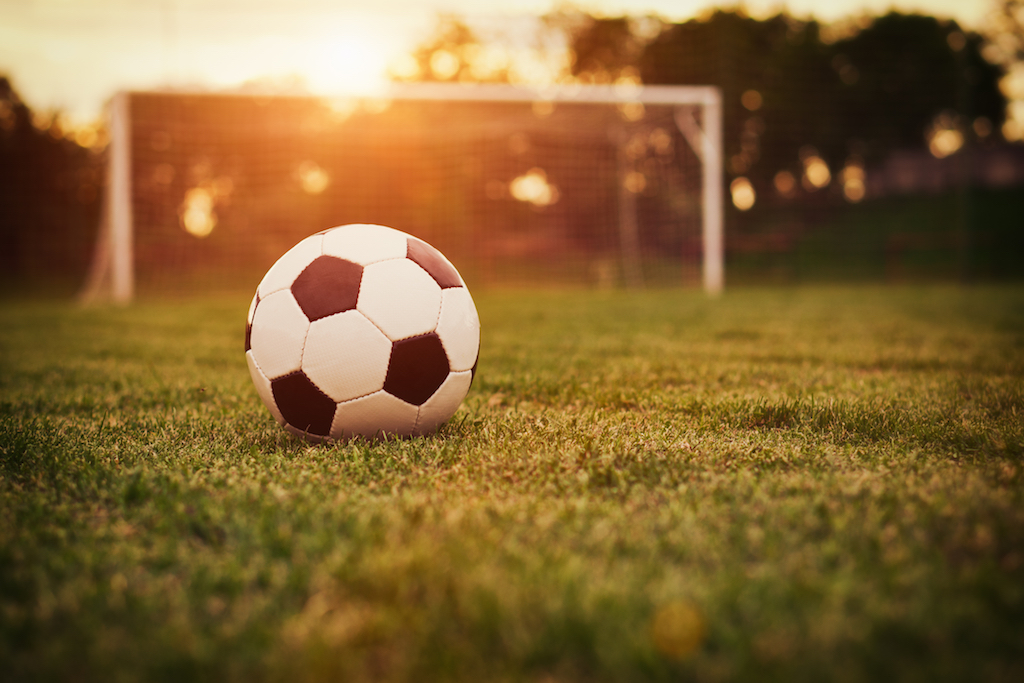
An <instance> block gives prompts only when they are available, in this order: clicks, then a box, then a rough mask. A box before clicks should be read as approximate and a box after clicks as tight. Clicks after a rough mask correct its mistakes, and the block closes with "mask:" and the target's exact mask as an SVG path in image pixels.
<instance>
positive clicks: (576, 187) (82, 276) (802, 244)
mask: <svg viewBox="0 0 1024 683" xmlns="http://www.w3.org/2000/svg"><path fill="white" fill-rule="evenodd" d="M1022 65H1024V1H1022V0H987V1H983V2H976V3H964V2H956V1H948V0H918V1H917V2H908V3H898V2H894V3H889V2H884V3H883V2H871V1H870V0H868V1H859V0H849V1H848V2H829V3H814V2H800V1H797V0H794V1H792V2H789V3H781V4H780V3H777V2H772V3H767V2H765V3H747V4H746V5H743V6H735V5H729V6H720V7H719V6H716V5H715V4H714V3H707V2H696V1H694V2H686V1H683V2H679V1H669V0H663V1H661V2H659V1H658V0H649V1H647V2H643V1H639V0H638V1H630V0H619V1H615V0H604V1H603V2H591V3H580V4H578V5H566V4H560V3H559V4H554V3H551V2H544V1H541V0H538V1H536V2H532V1H519V2H512V1H511V0H473V1H472V2H469V1H468V0H467V1H464V2H460V1H459V0H450V1H449V2H443V1H439V2H434V3H421V2H411V1H403V0H381V1H380V2H377V3H374V6H373V7H367V6H366V4H365V3H358V4H356V3H347V2H327V1H325V0H250V1H248V2H241V1H240V0H210V1H208V2H200V1H198V0H152V1H136V2H129V1H128V0H76V1H74V2H72V1H70V0H35V1H31V0H29V1H18V0H0V288H2V291H3V292H5V293H9V294H13V295H23V294H57V295H70V294H73V293H75V292H77V291H79V290H80V289H81V287H82V286H83V283H84V282H85V281H86V279H87V275H88V272H89V269H90V264H91V263H92V262H93V260H94V253H95V245H96V242H97V236H98V234H99V226H100V225H101V221H102V207H103V201H102V198H103V196H104V188H105V184H106V182H107V180H106V172H105V169H106V165H107V160H108V156H109V140H110V135H109V130H108V125H107V119H106V118H105V116H104V106H105V103H107V102H108V101H109V100H110V98H111V96H112V95H113V94H114V93H115V92H117V91H121V90H133V91H137V93H138V94H136V95H134V96H133V99H132V109H133V118H132V120H133V130H132V139H133V148H134V151H135V156H134V157H133V162H132V165H133V176H132V182H133V185H134V193H133V210H134V214H135V235H136V239H135V242H136V245H135V246H136V266H137V272H138V275H139V283H140V288H141V289H143V290H146V289H147V288H148V289H149V290H152V291H178V290H190V289H198V288H209V287H214V288H225V289H230V288H251V287H253V286H255V283H256V282H257V281H258V278H259V275H260V274H262V272H263V271H265V269H266V268H267V267H268V266H269V265H270V264H271V263H273V261H274V260H275V259H276V258H277V256H279V255H280V253H282V252H283V251H284V250H285V249H287V248H288V247H289V246H290V245H291V244H293V243H294V242H296V241H298V239H301V238H302V237H303V236H305V235H307V234H310V233H312V232H316V231H317V230H320V229H322V228H325V227H329V226H331V225H336V224H340V223H346V222H357V221H358V222H383V223H387V224H391V225H393V226H394V227H398V228H400V229H404V230H407V231H410V232H414V233H416V234H418V235H420V236H422V237H424V238H425V239H428V240H429V241H431V242H433V243H435V244H436V245H437V246H438V247H439V248H441V249H442V250H443V251H445V253H448V254H449V255H450V256H452V258H453V260H455V261H456V263H457V264H458V265H459V267H460V270H463V271H464V274H465V275H466V277H467V279H468V280H470V282H471V284H481V285H486V284H495V285H500V284H529V283H536V282H544V283H546V282H553V283H558V284H572V285H581V286H592V287H617V286H627V285H633V286H640V285H644V286H666V285H667V286H674V285H679V284H683V285H691V286H696V285H697V284H698V283H699V281H700V250H701V243H700V239H701V235H700V211H701V206H700V202H699V164H698V162H697V160H696V158H695V157H693V155H692V152H690V151H689V149H688V147H687V146H686V145H685V144H684V142H683V140H682V138H681V136H680V133H679V131H678V129H677V128H676V127H675V126H674V125H673V123H672V112H671V111H658V110H657V109H656V108H653V107H652V108H648V110H646V111H642V112H639V113H638V112H635V111H633V112H631V111H620V112H619V113H618V116H619V118H618V121H619V123H618V124H616V125H618V126H619V128H616V130H620V129H621V130H622V131H624V132H623V133H622V136H621V137H619V138H616V136H615V135H611V136H609V134H608V131H609V130H610V128H609V126H610V125H611V124H609V123H608V122H606V121H604V120H603V119H600V116H604V114H601V115H591V114H582V113H579V112H574V111H572V109H571V108H566V107H552V108H551V109H550V110H546V109H538V108H537V107H536V106H529V105H504V106H499V105H493V106H488V107H484V106H471V107H461V108H452V107H450V106H449V107H447V108H446V107H445V106H442V105H436V104H435V105H419V106H413V105H408V104H395V103H388V102H385V101H383V100H382V99H381V97H382V93H383V92H384V91H385V88H386V86H387V84H388V83H389V82H394V81H413V82H416V81H451V82H487V83H512V84H520V85H530V86H533V87H542V86H544V85H546V84H562V85H567V84H573V83H585V84H589V83H597V84H617V85H619V86H623V87H635V86H637V85H641V84H644V85H649V84H672V85H713V86H717V87H718V88H720V89H721V92H722V97H723V125H724V145H725V149H724V152H725V174H724V179H723V185H724V188H723V189H724V192H725V197H726V220H725V229H726V243H725V246H726V281H727V284H728V285H730V286H732V285H746V284H780V283H786V284H788V283H820V282H875V283H897V282H932V281H942V282H962V283H970V282H982V281H1001V280H1019V279H1020V278H1021V277H1022V276H1024V66H1022ZM594 116H597V117H598V118H594ZM587 117H590V119H588V118H587ZM498 123H500V124H501V125H500V126H499V125H498ZM584 124H585V125H584ZM471 130H480V131H483V133H482V134H481V135H482V137H481V136H477V137H475V138H473V139H472V140H471V139H470V138H469V137H467V135H466V133H467V131H471ZM583 130H594V131H597V134H596V135H593V136H590V137H589V138H588V137H587V136H585V135H583V134H582V132H581V131H583ZM488 131H489V132H488ZM442 133H443V134H442ZM574 136H575V137H574ZM610 138H611V139H610ZM623 150H626V151H625V152H624V151H623ZM623 154H626V156H627V158H628V164H629V169H628V172H627V173H623V172H622V169H623V163H624V162H623ZM564 159H570V160H571V165H572V166H573V168H574V169H578V168H580V167H584V168H590V169H593V171H592V173H591V174H590V175H589V176H583V177H582V179H580V178H578V177H577V176H573V178H575V179H573V180H570V179H569V177H568V175H566V174H567V173H568V170H567V169H568V166H569V162H567V161H561V160H564ZM563 165H564V166H565V169H563ZM574 172H575V171H574ZM460 188H462V189H460ZM467 188H468V189H467ZM627 202H628V203H629V205H630V206H631V207H632V208H631V211H632V212H633V213H634V214H635V215H636V216H637V223H638V225H637V228H636V231H637V237H636V245H635V247H636V248H637V249H639V251H640V253H641V254H642V256H643V273H642V275H641V276H639V277H636V276H634V277H631V276H630V273H629V272H628V262H627V261H624V260H623V257H622V253H621V252H622V248H623V247H622V240H621V226H619V225H618V223H617V220H618V219H620V218H621V216H622V213H621V211H622V206H623V205H624V203H627ZM624 264H625V265H624Z"/></svg>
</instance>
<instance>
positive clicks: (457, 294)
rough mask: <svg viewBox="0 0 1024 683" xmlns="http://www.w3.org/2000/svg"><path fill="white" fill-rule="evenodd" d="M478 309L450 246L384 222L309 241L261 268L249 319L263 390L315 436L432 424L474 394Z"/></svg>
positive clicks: (249, 352)
mask: <svg viewBox="0 0 1024 683" xmlns="http://www.w3.org/2000/svg"><path fill="white" fill-rule="evenodd" d="M479 349H480V319H479V318H478V317H477V312H476V306H475V305H474V303H473V298H472V297H471V296H470V294H469V290H468V289H467V288H466V283H465V282H464V281H463V279H462V276H461V275H459V272H458V271H457V270H456V269H455V267H454V266H453V265H452V264H451V263H450V262H449V261H448V259H446V258H445V257H444V256H443V255H442V254H441V252H439V251H438V250H437V249H435V248H433V247H432V246H430V245H429V244H427V243H426V242H423V241H422V240H419V239H417V238H415V237H412V236H411V235H408V234H406V233H404V232H401V231H399V230H395V229H393V228H388V227H384V226H382V225H366V224H356V225H343V226H340V227H336V228H331V229H330V230H324V231H323V232H319V233H317V234H315V235H312V236H310V237H307V238H306V239H304V240H302V241H301V242H299V243H298V244H296V245H295V246H294V247H292V248H291V249H290V250H288V251H287V252H286V253H285V254H284V255H283V256H282V257H281V258H280V259H279V260H278V261H277V263H275V264H274V265H273V266H272V267H271V268H270V270H269V271H267V274H266V275H265V276H264V277H263V280H262V282H260V284H259V287H257V289H256V294H255V296H253V299H252V304H251V305H250V306H249V316H248V324H247V325H246V328H245V358H246V360H247V361H248V363H249V372H250V374H251V375H252V381H253V383H254V384H255V385H256V391H257V393H259V396H260V398H261V399H262V400H263V402H264V403H265V404H266V406H267V408H269V409H270V412H271V413H272V414H273V416H274V418H275V419H276V420H277V421H278V422H279V423H280V424H281V425H283V426H284V428H285V429H287V430H288V431H289V432H292V433H293V434H297V435H300V436H303V437H305V438H307V439H309V440H310V441H314V442H319V441H323V440H325V439H335V440H340V439H346V438H349V437H352V436H356V435H361V436H366V437H371V438H376V437H381V436H385V435H394V436H410V435H420V434H427V433H430V432H433V431H434V430H436V429H437V428H438V427H439V426H440V425H441V424H443V423H444V422H446V421H447V420H448V419H449V418H451V416H452V415H454V414H455V411H456V410H457V409H458V407H459V405H460V404H461V403H462V400H463V399H464V398H465V397H466V394H467V393H468V392H469V387H470V384H471V383H472V381H473V377H474V375H475V374H476V364H477V359H478V356H479Z"/></svg>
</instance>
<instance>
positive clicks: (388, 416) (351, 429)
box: [331, 391, 420, 439]
mask: <svg viewBox="0 0 1024 683" xmlns="http://www.w3.org/2000/svg"><path fill="white" fill-rule="evenodd" d="M419 412H420V411H419V409H418V408H417V407H416V406H414V405H411V404H409V403H406V402H405V401H403V400H402V399H400V398H396V397H394V396H392V395H391V394H389V393H387V392H386V391H378V392H376V393H374V394H370V395H369V396H363V397H362V398H357V399H354V400H352V401H346V402H344V403H339V404H338V409H337V410H336V411H335V413H334V422H333V423H332V424H331V437H332V438H335V439H343V438H346V437H350V436H367V437H375V436H379V435H381V434H382V433H383V434H393V435H395V436H408V435H409V434H412V432H413V430H414V429H415V428H416V418H417V416H418V414H419Z"/></svg>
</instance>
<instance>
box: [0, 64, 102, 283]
mask: <svg viewBox="0 0 1024 683" xmlns="http://www.w3.org/2000/svg"><path fill="white" fill-rule="evenodd" d="M102 177H103V175H102V157H101V156H100V155H97V154H94V153H93V152H92V151H91V150H89V149H86V148H84V147H82V146H80V145H79V144H77V142H75V141H74V140H72V139H69V137H68V136H67V135H65V132H64V131H63V129H62V127H61V124H60V117H59V116H49V117H43V116H39V115H37V114H34V113H33V112H32V111H31V109H29V107H28V106H27V105H26V104H25V103H24V102H23V101H22V100H21V98H20V97H19V96H18V94H17V92H16V91H15V90H14V87H13V86H12V85H11V82H10V81H9V80H8V79H7V78H5V77H3V76H0V284H3V285H5V286H12V285H13V286H16V287H22V288H23V287H24V286H26V284H27V281H28V280H37V281H38V280H46V281H47V283H48V284H50V285H51V286H52V285H55V284H60V285H63V286H66V287H68V286H70V287H74V286H77V285H78V284H79V281H78V278H80V277H81V275H82V274H83V273H84V271H85V267H86V264H87V263H88V259H89V255H90V252H91V248H92V239H93V237H94V235H95V233H96V229H97V227H98V220H99V194H100V186H101V184H102Z"/></svg>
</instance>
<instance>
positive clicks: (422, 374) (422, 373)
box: [384, 332, 449, 406]
mask: <svg viewBox="0 0 1024 683" xmlns="http://www.w3.org/2000/svg"><path fill="white" fill-rule="evenodd" d="M448 372H449V366H448V356H447V355H445V352H444V347H443V346H441V339H440V338H439V337H438V336H437V335H436V334H434V333H433V332H431V333H430V334H424V335H420V336H419V337H409V338H408V339H401V340H399V341H396V342H395V343H394V344H393V345H392V347H391V362H390V363H389V364H388V375H387V378H386V379H385V380H384V391H386V392H388V393H389V394H391V395H392V396H397V397H398V398H400V399H402V400H403V401H405V402H406V403H411V404H413V405H414V406H419V405H423V404H424V403H426V401H427V399H428V398H430V397H431V396H433V395H434V392H435V391H437V388H438V387H439V386H441V385H442V384H443V383H444V381H445V379H447V378H448Z"/></svg>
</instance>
